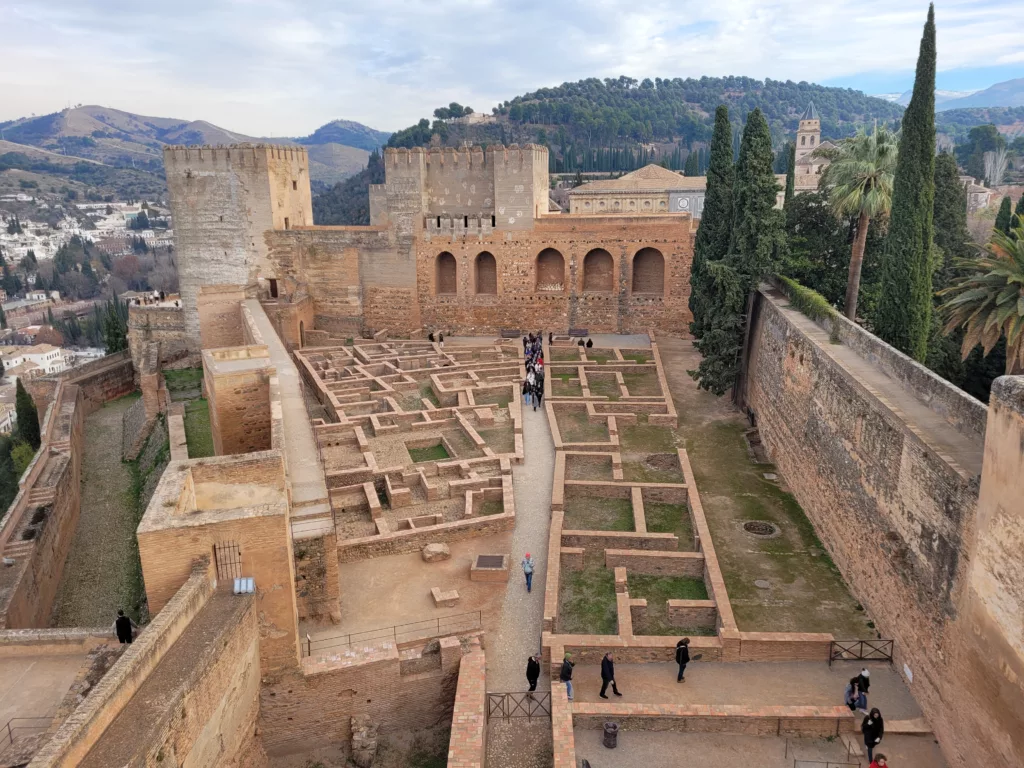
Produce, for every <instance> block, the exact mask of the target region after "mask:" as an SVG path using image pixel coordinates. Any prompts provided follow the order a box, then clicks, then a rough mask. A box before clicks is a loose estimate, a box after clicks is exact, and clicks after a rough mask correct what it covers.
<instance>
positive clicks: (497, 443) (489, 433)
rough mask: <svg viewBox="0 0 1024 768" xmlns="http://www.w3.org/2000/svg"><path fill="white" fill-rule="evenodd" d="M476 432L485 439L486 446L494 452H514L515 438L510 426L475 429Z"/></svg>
mask: <svg viewBox="0 0 1024 768" xmlns="http://www.w3.org/2000/svg"><path fill="white" fill-rule="evenodd" d="M476 432H477V434H478V435H480V437H482V438H483V439H484V440H486V441H487V445H488V447H490V449H491V450H492V451H494V452H495V453H515V450H516V438H515V435H514V434H513V432H512V426H511V424H509V426H507V427H493V428H490V429H479V428H478V429H477V431H476Z"/></svg>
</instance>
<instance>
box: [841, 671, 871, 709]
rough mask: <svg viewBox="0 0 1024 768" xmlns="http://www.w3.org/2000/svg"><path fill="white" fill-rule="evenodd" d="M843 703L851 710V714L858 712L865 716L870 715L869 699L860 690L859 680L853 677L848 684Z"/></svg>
mask: <svg viewBox="0 0 1024 768" xmlns="http://www.w3.org/2000/svg"><path fill="white" fill-rule="evenodd" d="M843 702H844V703H845V704H846V706H847V707H849V708H850V711H851V712H853V711H854V710H857V711H860V712H863V713H864V714H865V715H866V714H867V713H868V697H867V694H865V693H864V691H862V690H861V689H860V683H859V682H858V678H856V677H851V678H850V682H848V683H847V684H846V690H845V691H844V692H843Z"/></svg>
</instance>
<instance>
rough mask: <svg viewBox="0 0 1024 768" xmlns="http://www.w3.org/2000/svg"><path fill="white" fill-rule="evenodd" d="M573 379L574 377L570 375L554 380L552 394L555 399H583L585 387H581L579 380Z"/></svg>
mask: <svg viewBox="0 0 1024 768" xmlns="http://www.w3.org/2000/svg"><path fill="white" fill-rule="evenodd" d="M572 379H573V377H571V376H569V375H568V374H565V375H562V376H559V377H558V378H557V379H552V380H551V394H552V395H554V396H555V397H582V396H583V387H581V386H580V382H579V379H576V380H575V381H573V380H572Z"/></svg>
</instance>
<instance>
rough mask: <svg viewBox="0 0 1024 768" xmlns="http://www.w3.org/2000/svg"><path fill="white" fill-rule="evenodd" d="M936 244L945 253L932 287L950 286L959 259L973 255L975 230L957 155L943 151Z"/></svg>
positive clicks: (937, 180) (938, 163) (938, 167)
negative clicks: (969, 222)
mask: <svg viewBox="0 0 1024 768" xmlns="http://www.w3.org/2000/svg"><path fill="white" fill-rule="evenodd" d="M933 210H934V216H933V221H934V224H935V245H937V246H938V247H939V250H940V251H941V253H940V254H939V257H940V258H941V261H938V262H937V263H936V265H935V273H934V274H933V276H932V287H933V288H934V289H935V290H936V291H938V290H941V289H942V288H945V287H946V284H947V283H948V282H949V280H950V278H951V277H952V276H953V269H954V267H953V262H954V260H955V259H965V258H968V257H969V256H971V255H972V251H973V249H972V248H971V245H970V241H971V233H970V232H969V231H968V229H967V189H966V188H965V187H964V185H963V184H962V183H960V171H959V169H958V168H957V166H956V158H955V157H953V155H951V154H950V153H949V152H942V153H940V154H939V156H938V157H936V158H935V203H934V208H933Z"/></svg>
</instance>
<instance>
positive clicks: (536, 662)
mask: <svg viewBox="0 0 1024 768" xmlns="http://www.w3.org/2000/svg"><path fill="white" fill-rule="evenodd" d="M539 677H540V654H537V655H536V656H531V657H530V660H529V661H528V662H526V682H528V683H529V684H530V690H531V691H536V690H537V678H539Z"/></svg>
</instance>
